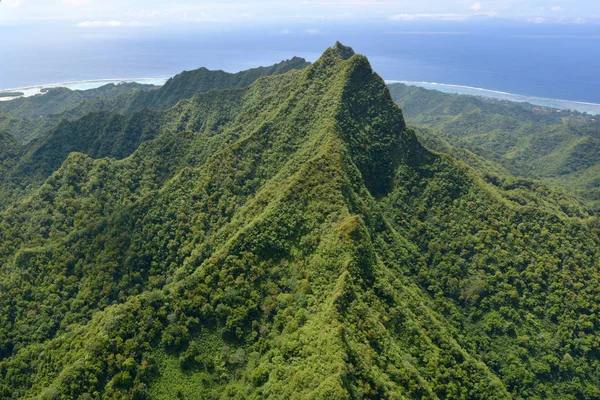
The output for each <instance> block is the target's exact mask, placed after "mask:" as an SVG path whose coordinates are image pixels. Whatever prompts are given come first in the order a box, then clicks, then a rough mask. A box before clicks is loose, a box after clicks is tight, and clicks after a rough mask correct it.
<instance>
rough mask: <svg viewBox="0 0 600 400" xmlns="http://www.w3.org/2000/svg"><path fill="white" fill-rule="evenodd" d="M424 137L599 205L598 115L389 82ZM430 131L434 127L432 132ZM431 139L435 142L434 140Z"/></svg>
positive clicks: (430, 143)
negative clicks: (443, 141)
mask: <svg viewBox="0 0 600 400" xmlns="http://www.w3.org/2000/svg"><path fill="white" fill-rule="evenodd" d="M390 92H391V93H392V97H393V98H394V100H395V101H396V102H397V103H398V104H401V105H402V106H403V108H404V111H405V114H406V118H407V119H408V120H409V122H410V123H411V124H412V125H415V126H419V127H421V128H425V129H426V130H422V131H421V132H422V135H421V139H422V140H423V141H427V142H428V144H429V145H431V146H432V147H433V148H435V149H437V150H441V151H445V150H442V148H438V147H437V146H436V144H435V143H434V142H435V141H436V140H439V139H440V138H442V139H443V140H445V141H446V142H448V143H449V144H450V145H451V146H453V147H455V148H458V149H464V150H467V151H469V152H472V153H474V154H477V155H479V156H481V157H484V158H486V159H488V160H492V161H493V162H495V163H496V164H499V165H501V166H503V167H504V168H506V170H507V171H509V172H510V173H512V174H514V175H517V176H520V177H524V178H535V179H539V180H542V181H543V182H544V183H546V184H548V185H551V186H554V187H559V188H562V189H563V190H566V191H568V192H569V193H572V194H574V195H576V196H577V197H578V198H579V199H581V200H582V201H583V202H584V203H585V204H586V206H587V207H588V208H590V209H591V210H593V211H594V212H597V211H598V210H599V209H600V179H599V178H600V119H598V118H596V117H595V116H591V115H586V114H582V113H579V112H574V111H568V110H557V109H552V108H548V107H541V106H534V105H531V104H526V103H514V102H508V101H498V100H491V99H485V98H479V97H475V96H464V95H453V94H447V93H441V92H437V91H433V90H426V89H422V88H418V87H414V86H412V87H411V86H406V85H402V84H392V85H390ZM428 131H434V133H433V134H429V133H428ZM430 138H433V140H430Z"/></svg>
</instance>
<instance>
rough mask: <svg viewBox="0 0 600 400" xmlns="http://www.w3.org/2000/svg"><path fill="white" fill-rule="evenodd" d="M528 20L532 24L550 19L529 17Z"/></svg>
mask: <svg viewBox="0 0 600 400" xmlns="http://www.w3.org/2000/svg"><path fill="white" fill-rule="evenodd" d="M526 22H529V23H530V24H543V23H544V22H548V20H547V19H546V18H542V17H537V18H529V19H527V20H526Z"/></svg>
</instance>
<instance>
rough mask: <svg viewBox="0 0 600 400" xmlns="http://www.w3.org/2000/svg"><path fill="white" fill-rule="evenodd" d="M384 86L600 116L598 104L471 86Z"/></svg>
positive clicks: (410, 83)
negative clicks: (526, 104) (433, 91)
mask: <svg viewBox="0 0 600 400" xmlns="http://www.w3.org/2000/svg"><path fill="white" fill-rule="evenodd" d="M385 83H386V84H388V85H389V84H393V83H401V84H404V85H408V86H418V87H422V88H424V89H428V90H437V91H439V92H443V93H450V94H463V95H469V96H480V97H487V98H491V99H496V100H506V101H512V102H515V103H530V104H532V105H536V106H541V107H550V108H556V109H557V110H571V111H579V112H584V113H588V114H591V115H600V104H598V103H589V102H584V101H576V100H562V99H551V98H546V97H537V96H528V95H522V94H516V93H508V92H502V91H498V90H490V89H484V88H478V87H472V86H462V85H454V84H448V83H437V82H417V81H400V80H386V81H385Z"/></svg>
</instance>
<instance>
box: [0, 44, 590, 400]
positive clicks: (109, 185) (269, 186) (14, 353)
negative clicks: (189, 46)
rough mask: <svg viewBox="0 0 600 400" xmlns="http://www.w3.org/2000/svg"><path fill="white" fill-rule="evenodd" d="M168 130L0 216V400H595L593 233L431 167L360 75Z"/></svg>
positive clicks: (203, 101)
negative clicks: (73, 399)
mask: <svg viewBox="0 0 600 400" xmlns="http://www.w3.org/2000/svg"><path fill="white" fill-rule="evenodd" d="M168 114H169V117H168V121H169V123H165V124H164V125H163V128H164V131H161V132H159V134H158V136H157V137H156V138H155V139H154V140H151V141H146V142H144V143H142V144H141V145H140V146H139V148H138V149H137V150H136V151H135V152H133V153H132V154H131V155H130V156H129V157H126V158H124V159H121V160H116V159H112V158H104V159H93V158H91V157H90V156H88V155H84V154H81V153H72V154H70V155H69V157H68V158H67V160H66V161H65V162H64V163H63V164H62V166H61V167H60V168H59V169H58V170H57V171H56V172H54V173H53V174H52V175H51V176H50V177H49V178H48V179H47V180H46V181H45V183H44V184H43V185H42V186H41V188H39V189H37V190H35V191H34V192H33V193H32V194H31V195H29V196H27V197H25V198H23V199H21V200H19V201H18V202H15V203H13V204H12V205H11V206H10V207H8V208H7V209H5V210H4V211H2V213H1V214H0V265H1V266H2V268H1V269H0V294H2V296H0V308H1V310H0V360H1V361H0V396H2V397H4V398H32V397H33V398H57V399H60V398H64V399H70V398H80V397H81V398H90V397H91V398H107V399H111V398H113V399H120V398H138V399H143V398H156V399H171V398H174V397H178V398H189V399H212V398H238V399H249V398H250V399H259V398H316V399H321V398H323V399H351V398H372V399H379V398H390V399H405V398H431V399H436V398H486V399H509V398H557V399H565V398H572V399H593V398H597V397H598V396H600V385H598V383H597V382H600V375H599V373H598V371H600V360H599V357H600V349H599V345H600V340H599V338H598V333H597V332H598V327H599V326H598V325H599V323H600V321H599V319H598V315H599V314H598V304H599V303H598V299H599V298H600V282H599V280H600V274H599V273H598V265H599V264H598V253H597V252H598V250H597V249H598V248H599V246H598V244H599V241H600V238H599V237H598V221H597V219H596V218H592V217H589V216H588V215H587V214H586V213H585V212H584V211H582V210H581V209H580V208H578V204H577V202H575V201H573V200H570V199H568V198H564V199H562V200H561V201H563V202H564V204H557V203H556V202H555V199H554V198H553V197H552V196H547V195H546V193H545V192H544V187H543V186H540V187H539V190H538V189H536V190H531V188H529V187H526V186H525V183H526V182H527V181H524V182H522V184H521V185H516V186H513V187H511V186H509V183H508V182H500V181H496V184H492V183H488V182H487V181H486V180H484V179H482V178H481V175H480V174H479V173H478V172H476V171H473V170H471V169H470V168H469V167H467V166H465V165H463V164H460V163H458V162H456V161H454V160H453V159H452V158H450V157H448V156H445V155H441V154H438V153H433V152H430V151H428V150H427V149H426V148H424V147H423V146H421V144H420V143H419V142H418V141H417V138H416V136H415V132H414V131H413V130H411V129H409V128H407V127H406V125H405V122H404V118H403V115H402V112H401V110H400V109H399V108H398V107H397V106H396V105H395V104H394V102H393V100H392V97H391V96H390V93H389V91H388V90H387V88H386V86H385V84H384V82H383V80H382V79H381V78H380V77H379V76H378V75H376V74H375V73H373V71H372V70H371V67H370V65H369V62H368V60H367V59H366V58H365V57H363V56H361V55H355V54H354V53H353V51H352V50H351V49H350V48H348V47H344V46H343V45H341V44H339V43H338V44H336V45H335V46H334V47H332V48H330V49H328V50H327V51H326V52H325V53H324V54H323V55H322V57H321V58H320V59H319V60H318V61H317V62H315V63H314V64H312V65H311V66H309V67H307V68H305V69H303V70H295V71H290V72H288V73H286V74H283V75H274V76H269V77H263V78H260V79H258V80H256V81H255V82H254V83H253V84H252V85H251V86H249V87H245V88H241V89H227V90H222V91H210V92H208V93H204V94H199V95H197V96H195V97H194V98H193V99H191V100H188V101H183V102H180V103H178V104H177V106H175V107H174V108H172V109H170V110H169V111H168ZM493 174H494V171H493V170H490V172H489V178H490V181H493V179H492V178H493ZM501 183H505V184H506V186H504V185H503V184H501Z"/></svg>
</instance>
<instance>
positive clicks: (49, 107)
mask: <svg viewBox="0 0 600 400" xmlns="http://www.w3.org/2000/svg"><path fill="white" fill-rule="evenodd" d="M157 88H158V86H154V85H144V84H140V83H134V82H124V83H119V84H114V83H110V84H107V85H103V86H100V87H99V88H95V89H88V90H71V89H68V88H64V87H58V88H50V89H47V90H46V92H45V93H44V94H42V95H37V96H31V97H22V98H19V99H14V100H11V101H3V102H0V112H4V113H6V114H9V115H12V116H14V117H17V118H30V119H37V118H41V117H47V116H48V115H53V114H60V113H62V112H65V111H67V110H70V109H72V108H75V107H77V105H79V103H81V102H82V101H83V100H85V99H93V98H96V97H99V98H103V99H107V100H112V99H115V98H117V97H118V96H121V95H123V94H131V93H136V92H140V91H148V90H155V89H157Z"/></svg>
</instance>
